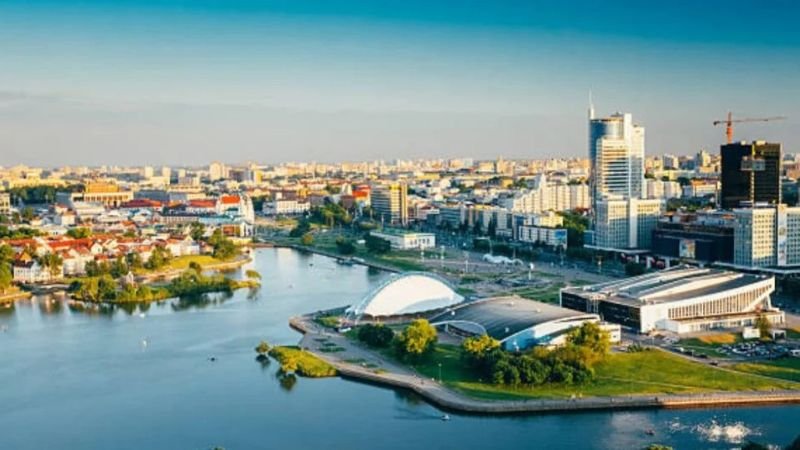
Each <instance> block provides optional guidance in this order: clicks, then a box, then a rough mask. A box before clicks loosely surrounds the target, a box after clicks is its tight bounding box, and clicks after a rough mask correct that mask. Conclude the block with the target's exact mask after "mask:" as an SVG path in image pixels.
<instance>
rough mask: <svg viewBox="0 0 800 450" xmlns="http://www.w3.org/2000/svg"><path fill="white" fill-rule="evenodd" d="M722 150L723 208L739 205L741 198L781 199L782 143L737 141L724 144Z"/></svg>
mask: <svg viewBox="0 0 800 450" xmlns="http://www.w3.org/2000/svg"><path fill="white" fill-rule="evenodd" d="M720 154H721V155H722V176H721V180H720V181H721V182H722V189H721V192H720V206H722V208H724V209H733V208H738V207H739V206H740V204H741V202H751V203H752V202H763V203H771V204H778V203H780V202H781V144H778V143H768V142H764V141H753V142H752V143H747V142H738V143H733V144H726V145H723V146H721V147H720Z"/></svg>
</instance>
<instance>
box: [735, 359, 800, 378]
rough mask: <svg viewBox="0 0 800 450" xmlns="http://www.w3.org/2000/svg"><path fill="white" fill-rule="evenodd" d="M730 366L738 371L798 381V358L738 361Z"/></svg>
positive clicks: (799, 374) (799, 364)
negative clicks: (749, 361)
mask: <svg viewBox="0 0 800 450" xmlns="http://www.w3.org/2000/svg"><path fill="white" fill-rule="evenodd" d="M732 368H733V369H735V370H738V371H740V372H747V373H755V374H758V375H763V376H767V377H772V378H781V379H784V380H790V381H796V382H798V383H800V358H783V359H776V360H773V361H760V362H754V363H740V364H735V365H733V366H732Z"/></svg>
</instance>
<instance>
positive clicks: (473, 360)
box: [461, 334, 500, 365]
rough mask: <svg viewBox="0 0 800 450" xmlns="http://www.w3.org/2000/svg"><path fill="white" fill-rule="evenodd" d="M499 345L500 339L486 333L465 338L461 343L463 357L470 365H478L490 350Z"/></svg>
mask: <svg viewBox="0 0 800 450" xmlns="http://www.w3.org/2000/svg"><path fill="white" fill-rule="evenodd" d="M499 347H500V341H498V340H497V339H494V338H492V337H491V336H489V335H487V334H484V335H481V336H473V337H469V338H466V339H464V341H463V342H462V343H461V350H462V351H463V355H464V359H466V360H467V362H468V363H470V364H472V365H479V364H480V363H481V362H482V361H483V360H484V359H485V358H486V355H487V354H488V353H489V352H490V351H492V350H494V349H496V348H499Z"/></svg>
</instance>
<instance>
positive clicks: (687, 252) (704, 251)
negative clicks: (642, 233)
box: [652, 223, 733, 263]
mask: <svg viewBox="0 0 800 450" xmlns="http://www.w3.org/2000/svg"><path fill="white" fill-rule="evenodd" d="M652 249H653V253H654V254H655V255H658V256H663V257H668V258H675V259H686V260H690V261H698V262H704V263H712V262H727V263H732V262H733V228H726V227H718V226H708V225H696V224H692V225H687V224H663V223H659V224H658V228H656V229H655V230H654V231H653V245H652Z"/></svg>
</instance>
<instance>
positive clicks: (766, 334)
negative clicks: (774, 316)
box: [756, 314, 772, 341]
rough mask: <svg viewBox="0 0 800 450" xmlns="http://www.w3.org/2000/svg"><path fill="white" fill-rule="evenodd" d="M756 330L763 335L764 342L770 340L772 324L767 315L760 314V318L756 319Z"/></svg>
mask: <svg viewBox="0 0 800 450" xmlns="http://www.w3.org/2000/svg"><path fill="white" fill-rule="evenodd" d="M756 328H758V332H759V334H760V335H761V340H762V341H767V340H769V339H770V331H772V323H771V322H770V321H769V319H768V318H767V316H766V315H765V314H759V315H758V318H757V319H756Z"/></svg>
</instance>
